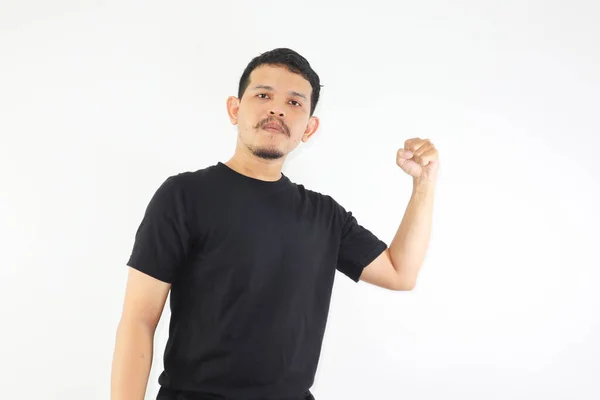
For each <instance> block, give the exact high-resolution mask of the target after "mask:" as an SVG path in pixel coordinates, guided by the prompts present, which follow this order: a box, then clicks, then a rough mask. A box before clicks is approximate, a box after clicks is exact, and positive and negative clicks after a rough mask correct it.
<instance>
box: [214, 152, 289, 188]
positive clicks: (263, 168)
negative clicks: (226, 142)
mask: <svg viewBox="0 0 600 400" xmlns="http://www.w3.org/2000/svg"><path fill="white" fill-rule="evenodd" d="M284 161H285V157H284V158H281V159H278V160H265V159H262V158H259V157H256V156H255V155H254V154H252V153H250V151H249V150H248V151H247V152H243V151H240V150H239V149H236V151H235V154H234V155H233V157H231V158H230V159H229V161H227V162H226V163H225V165H227V166H228V167H229V168H231V169H233V170H234V171H236V172H238V173H240V174H242V175H246V176H249V177H251V178H254V179H260V180H262V181H271V182H272V181H278V180H279V179H281V169H282V168H283V163H284Z"/></svg>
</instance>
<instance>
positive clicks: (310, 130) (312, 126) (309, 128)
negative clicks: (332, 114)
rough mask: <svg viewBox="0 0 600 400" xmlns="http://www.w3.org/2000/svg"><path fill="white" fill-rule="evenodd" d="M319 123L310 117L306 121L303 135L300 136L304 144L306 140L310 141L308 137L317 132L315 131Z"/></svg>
mask: <svg viewBox="0 0 600 400" xmlns="http://www.w3.org/2000/svg"><path fill="white" fill-rule="evenodd" d="M320 122H321V121H320V120H319V118H318V117H314V116H313V117H310V119H309V120H308V124H307V125H306V130H305V131H304V135H302V141H303V142H304V143H306V142H308V139H310V137H311V136H312V135H314V134H315V132H317V129H319V123H320Z"/></svg>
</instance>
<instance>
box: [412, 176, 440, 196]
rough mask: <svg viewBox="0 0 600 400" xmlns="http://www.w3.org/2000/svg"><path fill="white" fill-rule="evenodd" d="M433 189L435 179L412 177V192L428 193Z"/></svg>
mask: <svg viewBox="0 0 600 400" xmlns="http://www.w3.org/2000/svg"><path fill="white" fill-rule="evenodd" d="M434 189H435V181H422V180H419V179H417V178H415V179H413V192H414V193H429V192H433V191H434Z"/></svg>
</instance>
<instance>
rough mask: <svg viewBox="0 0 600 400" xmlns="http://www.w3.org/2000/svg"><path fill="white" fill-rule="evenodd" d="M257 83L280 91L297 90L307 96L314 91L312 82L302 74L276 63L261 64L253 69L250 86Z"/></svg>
mask: <svg viewBox="0 0 600 400" xmlns="http://www.w3.org/2000/svg"><path fill="white" fill-rule="evenodd" d="M256 85H264V86H271V87H273V89H274V90H275V91H278V92H284V91H285V92H287V91H296V92H299V93H303V94H304V95H306V96H310V94H311V91H312V87H311V86H310V83H309V82H308V81H307V80H306V79H304V77H302V75H299V74H295V73H293V72H290V71H289V70H288V69H287V68H286V67H278V66H274V65H261V66H259V67H257V68H255V69H254V70H253V71H252V73H251V74H250V85H249V88H250V89H252V88H253V87H255V86H256Z"/></svg>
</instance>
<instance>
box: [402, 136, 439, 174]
mask: <svg viewBox="0 0 600 400" xmlns="http://www.w3.org/2000/svg"><path fill="white" fill-rule="evenodd" d="M396 163H397V164H398V166H399V167H400V168H402V170H403V171H404V172H406V173H407V174H409V175H410V176H412V177H413V178H414V180H415V182H419V183H434V182H435V180H436V179H437V173H438V169H439V164H440V163H439V156H438V151H437V150H436V148H435V146H434V145H433V143H431V142H430V141H429V139H420V138H414V139H408V140H407V141H406V142H404V148H403V149H400V150H398V155H397V156H396Z"/></svg>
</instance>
